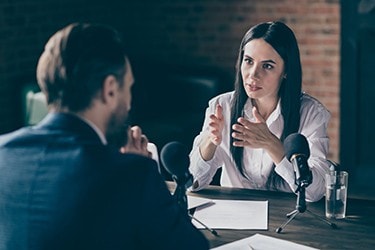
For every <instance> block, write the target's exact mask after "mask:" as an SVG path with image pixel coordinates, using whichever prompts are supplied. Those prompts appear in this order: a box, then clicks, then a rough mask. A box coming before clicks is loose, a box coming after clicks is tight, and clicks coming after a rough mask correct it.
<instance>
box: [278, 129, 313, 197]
mask: <svg viewBox="0 0 375 250" xmlns="http://www.w3.org/2000/svg"><path fill="white" fill-rule="evenodd" d="M283 146H284V152H285V156H286V158H287V159H288V161H289V162H291V163H292V164H293V167H294V172H295V184H296V185H298V187H299V188H300V187H303V188H304V187H307V186H308V185H310V184H311V182H312V178H313V177H312V173H311V171H310V168H309V166H308V165H307V159H308V158H309V157H310V149H309V144H308V142H307V139H306V137H305V136H303V135H302V134H298V133H293V134H290V135H288V136H287V138H285V140H284V144H283ZM297 191H298V189H297ZM297 191H296V192H297Z"/></svg>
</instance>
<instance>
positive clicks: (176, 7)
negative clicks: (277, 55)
mask: <svg viewBox="0 0 375 250" xmlns="http://www.w3.org/2000/svg"><path fill="white" fill-rule="evenodd" d="M86 2H87V3H86ZM88 3H89V4H88ZM268 20H282V21H285V22H286V23H287V24H288V25H289V26H290V27H291V28H292V29H293V30H294V31H295V34H296V37H297V39H298V41H299V44H300V50H301V57H302V64H303V76H304V78H303V88H304V90H305V91H306V92H308V93H309V94H311V95H313V96H314V97H316V98H318V99H319V100H320V101H322V102H323V104H325V105H326V107H327V108H328V109H329V110H330V111H331V113H332V120H331V122H330V124H329V128H328V133H329V136H330V139H331V144H330V157H331V158H332V159H333V160H338V158H339V128H340V124H339V117H340V110H339V102H340V100H339V92H340V85H339V83H340V81H339V74H340V67H339V66H340V46H339V45H340V4H339V0H231V1H227V0H200V1H198V0H162V1H157V0H155V1H153V0H143V1H142V0H128V1H126V0H123V1H116V0H106V1H104V0H91V1H84V0H2V1H1V2H0V41H1V46H0V116H1V117H2V119H1V120H0V133H4V132H7V131H10V130H13V129H15V128H17V127H19V126H20V124H21V118H22V117H21V115H20V110H19V97H18V96H17V95H18V93H19V88H20V86H21V85H22V84H23V83H25V82H27V81H31V80H34V79H35V76H34V74H35V73H34V72H35V66H36V63H37V60H38V57H39V54H40V52H41V50H42V48H43V45H44V43H45V42H46V40H47V39H48V37H49V36H50V35H51V34H52V33H54V32H55V31H56V30H57V29H59V28H61V27H63V26H65V25H66V24H68V23H70V22H75V21H89V22H100V23H106V24H110V25H112V26H114V27H116V28H117V29H119V30H120V31H121V32H122V33H123V34H124V37H125V38H126V40H127V43H128V47H129V48H130V50H131V54H132V57H134V58H143V60H148V61H151V62H152V61H155V63H157V62H158V61H168V62H171V63H179V64H189V65H191V64H195V65H196V64H198V65H203V66H207V65H210V66H215V67H218V68H220V69H222V70H223V71H226V72H228V73H229V74H232V75H233V74H234V64H235V60H236V56H237V50H238V46H239V43H240V40H241V38H242V36H243V34H244V32H245V31H246V30H247V29H248V28H249V27H250V26H252V25H254V24H256V23H259V22H262V21H268ZM145 71H147V69H145ZM228 84H229V85H231V84H232V83H231V82H230V83H228Z"/></svg>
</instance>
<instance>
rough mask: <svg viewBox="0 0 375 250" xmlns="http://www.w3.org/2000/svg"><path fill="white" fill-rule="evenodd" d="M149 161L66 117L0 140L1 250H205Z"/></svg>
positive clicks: (58, 116)
mask: <svg viewBox="0 0 375 250" xmlns="http://www.w3.org/2000/svg"><path fill="white" fill-rule="evenodd" d="M207 248H208V242H207V240H206V239H205V238H204V236H203V235H202V234H201V233H200V232H199V231H198V230H197V229H196V228H195V227H194V226H193V225H192V224H191V222H190V221H189V219H188V217H187V215H186V211H182V210H181V209H180V208H179V206H178V205H177V203H176V202H175V200H174V199H173V198H172V196H171V195H170V193H169V191H168V189H167V188H166V185H165V183H164V181H163V180H162V178H161V176H160V175H159V173H158V171H157V166H156V163H155V161H153V160H151V159H149V158H145V157H142V156H138V155H134V154H120V153H119V152H118V150H116V149H113V148H111V147H109V146H104V145H102V143H101V141H100V139H99V137H98V135H97V134H96V133H95V131H94V130H93V129H92V128H91V127H90V126H88V125H87V124H86V123H85V122H83V121H81V120H80V119H79V118H77V117H75V116H73V115H69V114H49V115H48V116H47V117H46V118H45V119H44V120H43V121H42V122H41V123H40V124H38V125H37V126H34V127H28V128H23V129H20V130H17V131H15V132H13V133H10V134H7V135H3V136H1V137H0V249H2V250H25V249H207Z"/></svg>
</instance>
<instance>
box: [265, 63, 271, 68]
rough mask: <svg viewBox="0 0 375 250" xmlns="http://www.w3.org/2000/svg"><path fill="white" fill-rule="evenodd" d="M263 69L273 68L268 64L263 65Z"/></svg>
mask: <svg viewBox="0 0 375 250" xmlns="http://www.w3.org/2000/svg"><path fill="white" fill-rule="evenodd" d="M263 68H264V69H273V66H272V65H271V64H269V63H266V64H263Z"/></svg>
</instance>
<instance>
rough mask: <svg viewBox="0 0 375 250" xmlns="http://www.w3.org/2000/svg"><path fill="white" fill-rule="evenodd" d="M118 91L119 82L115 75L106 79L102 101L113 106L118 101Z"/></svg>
mask: <svg viewBox="0 0 375 250" xmlns="http://www.w3.org/2000/svg"><path fill="white" fill-rule="evenodd" d="M117 91H118V82H117V80H116V78H115V77H114V76H113V75H109V76H107V77H106V78H105V79H104V82H103V89H102V92H101V99H102V101H103V103H104V104H113V103H115V102H116V101H115V100H116V95H117Z"/></svg>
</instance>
